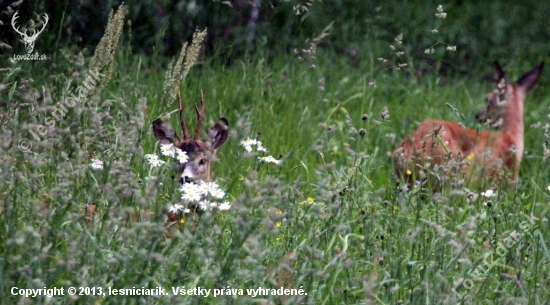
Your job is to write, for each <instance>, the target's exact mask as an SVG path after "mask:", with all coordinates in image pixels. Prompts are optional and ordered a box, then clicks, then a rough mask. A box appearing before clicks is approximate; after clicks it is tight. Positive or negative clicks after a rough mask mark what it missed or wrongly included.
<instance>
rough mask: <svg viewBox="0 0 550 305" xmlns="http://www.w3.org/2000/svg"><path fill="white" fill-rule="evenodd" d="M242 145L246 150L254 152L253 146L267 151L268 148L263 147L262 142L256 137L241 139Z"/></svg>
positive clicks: (257, 149)
mask: <svg viewBox="0 0 550 305" xmlns="http://www.w3.org/2000/svg"><path fill="white" fill-rule="evenodd" d="M241 145H242V146H243V147H244V150H246V151H247V152H252V151H253V149H252V146H256V151H262V152H267V149H266V148H265V147H263V145H262V142H260V141H258V140H256V139H250V138H248V139H246V140H242V141H241Z"/></svg>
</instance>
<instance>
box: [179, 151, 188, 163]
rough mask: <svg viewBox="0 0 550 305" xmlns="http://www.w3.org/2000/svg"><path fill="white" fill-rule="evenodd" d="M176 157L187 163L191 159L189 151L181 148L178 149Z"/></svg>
mask: <svg viewBox="0 0 550 305" xmlns="http://www.w3.org/2000/svg"><path fill="white" fill-rule="evenodd" d="M176 159H178V161H179V162H180V164H184V163H187V161H189V157H188V156H187V153H186V152H185V151H183V150H181V149H179V148H177V149H176Z"/></svg>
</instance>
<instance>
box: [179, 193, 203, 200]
mask: <svg viewBox="0 0 550 305" xmlns="http://www.w3.org/2000/svg"><path fill="white" fill-rule="evenodd" d="M181 199H183V200H185V201H188V202H196V201H199V200H201V195H200V194H198V193H197V192H185V193H183V195H181Z"/></svg>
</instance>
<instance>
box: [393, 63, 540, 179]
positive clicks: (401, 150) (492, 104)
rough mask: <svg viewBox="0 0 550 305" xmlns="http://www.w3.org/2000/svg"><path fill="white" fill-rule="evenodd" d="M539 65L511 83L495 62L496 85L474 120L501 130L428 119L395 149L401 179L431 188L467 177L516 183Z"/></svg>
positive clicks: (396, 165)
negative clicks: (526, 111) (525, 107)
mask: <svg viewBox="0 0 550 305" xmlns="http://www.w3.org/2000/svg"><path fill="white" fill-rule="evenodd" d="M543 67H544V63H541V64H539V65H538V66H537V67H535V68H534V69H533V70H531V71H529V72H527V73H526V74H525V75H523V76H522V77H521V78H520V79H519V80H518V81H516V82H515V83H510V82H509V81H508V80H507V79H506V77H505V75H504V71H503V70H502V68H501V67H500V65H499V64H498V63H497V62H495V64H494V69H495V78H496V88H495V89H494V90H493V91H492V92H491V93H490V94H488V96H487V98H486V100H487V108H486V110H482V111H480V112H479V113H478V114H477V118H478V119H479V120H480V121H481V120H484V121H487V120H490V122H491V123H492V124H491V125H492V126H493V127H498V129H499V130H498V131H478V130H475V129H471V128H466V127H462V126H460V125H459V124H458V123H456V122H450V121H444V120H437V119H427V120H425V121H424V122H422V123H421V124H420V125H419V126H418V128H417V129H416V130H415V131H413V132H412V133H411V134H409V135H408V136H407V137H406V138H405V139H404V140H403V141H401V143H399V144H398V145H397V147H396V148H395V150H394V152H393V155H392V156H393V161H394V165H395V169H396V171H397V174H398V176H399V178H400V179H402V180H404V181H406V182H407V183H408V185H409V186H410V185H411V184H412V182H413V181H415V180H417V181H424V180H428V181H429V184H430V185H431V187H432V188H433V189H436V188H438V187H440V186H441V185H442V184H444V182H445V181H447V182H450V183H456V184H457V185H460V184H461V182H466V183H468V182H471V181H478V182H481V181H484V182H486V183H488V184H489V185H494V184H496V183H499V182H500V181H502V180H503V178H507V179H508V181H509V182H515V181H517V179H518V175H519V166H520V163H521V159H522V156H523V138H524V127H523V101H524V99H525V96H526V94H527V92H529V90H531V88H533V86H534V85H535V83H536V82H537V80H538V79H539V76H540V74H541V72H542V68H543ZM449 178H452V179H451V180H449ZM453 179H454V181H453Z"/></svg>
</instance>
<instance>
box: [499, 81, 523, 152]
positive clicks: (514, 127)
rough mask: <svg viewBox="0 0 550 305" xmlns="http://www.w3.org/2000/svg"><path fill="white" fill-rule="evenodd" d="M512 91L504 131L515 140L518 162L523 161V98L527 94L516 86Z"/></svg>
mask: <svg viewBox="0 0 550 305" xmlns="http://www.w3.org/2000/svg"><path fill="white" fill-rule="evenodd" d="M512 93H513V94H512V96H511V97H510V99H509V102H508V103H509V105H506V106H507V107H509V110H506V112H505V113H506V115H505V117H504V118H503V119H504V124H503V128H502V133H505V134H507V135H508V136H510V138H512V140H513V141H514V143H515V145H516V158H517V161H518V162H521V159H522V157H523V136H524V126H523V99H524V98H525V94H523V93H522V92H520V91H519V90H516V89H515V88H514V90H512Z"/></svg>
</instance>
